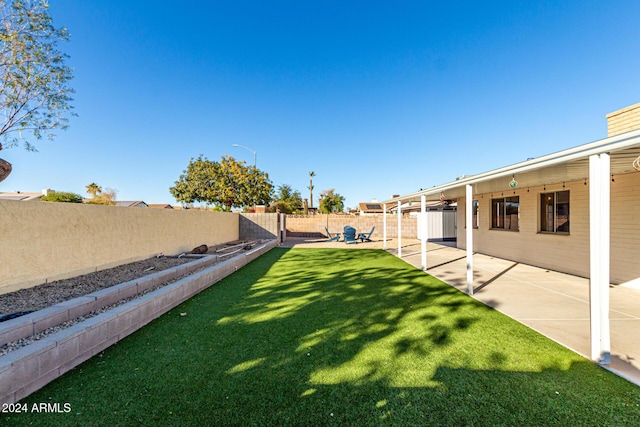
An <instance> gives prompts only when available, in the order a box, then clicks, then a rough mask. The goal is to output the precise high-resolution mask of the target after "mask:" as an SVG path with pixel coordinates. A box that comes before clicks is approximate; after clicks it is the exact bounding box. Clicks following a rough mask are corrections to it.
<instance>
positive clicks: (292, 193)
mask: <svg viewBox="0 0 640 427" xmlns="http://www.w3.org/2000/svg"><path fill="white" fill-rule="evenodd" d="M270 210H271V211H273V212H276V211H280V212H282V213H287V214H290V213H293V212H296V211H300V210H302V196H301V195H300V192H299V191H297V190H294V189H293V188H291V186H290V185H287V184H282V185H281V186H279V187H278V189H277V190H276V196H275V201H274V202H273V203H272V205H271V209H270Z"/></svg>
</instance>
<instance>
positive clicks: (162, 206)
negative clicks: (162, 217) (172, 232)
mask: <svg viewBox="0 0 640 427" xmlns="http://www.w3.org/2000/svg"><path fill="white" fill-rule="evenodd" d="M147 206H149V207H150V208H154V209H174V207H173V206H171V205H170V204H168V203H149V204H148V205H147Z"/></svg>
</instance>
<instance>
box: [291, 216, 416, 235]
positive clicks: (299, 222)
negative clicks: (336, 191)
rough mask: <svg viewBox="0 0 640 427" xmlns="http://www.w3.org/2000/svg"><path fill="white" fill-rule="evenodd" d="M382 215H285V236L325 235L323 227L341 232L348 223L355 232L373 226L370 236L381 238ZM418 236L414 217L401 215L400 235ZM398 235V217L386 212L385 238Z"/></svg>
mask: <svg viewBox="0 0 640 427" xmlns="http://www.w3.org/2000/svg"><path fill="white" fill-rule="evenodd" d="M383 221H384V218H383V215H382V214H380V215H371V216H368V215H366V216H365V215H360V216H355V215H306V216H305V215H287V224H286V227H287V236H296V235H304V234H307V233H309V234H322V235H326V232H325V227H327V228H328V229H329V231H330V232H331V233H342V230H343V229H344V227H345V226H347V225H349V226H351V227H353V228H355V229H356V232H357V233H360V232H368V231H370V230H371V227H375V230H374V232H373V235H372V236H371V238H372V239H373V240H382V233H383ZM417 236H418V222H417V219H416V218H415V217H410V216H408V215H407V216H403V217H402V237H404V238H408V239H415V238H417ZM397 237H398V217H397V216H396V215H390V214H387V238H388V239H395V238H397Z"/></svg>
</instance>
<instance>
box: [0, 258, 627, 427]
mask: <svg viewBox="0 0 640 427" xmlns="http://www.w3.org/2000/svg"><path fill="white" fill-rule="evenodd" d="M181 312H185V313H187V315H186V316H184V317H181V316H180V313H181ZM22 402H25V403H27V404H28V405H32V404H33V403H34V402H58V403H60V404H61V405H62V404H64V403H69V404H70V405H71V412H70V413H61V414H34V413H31V414H21V415H12V416H11V417H9V416H7V414H2V418H0V422H1V421H7V422H8V424H11V425H23V424H24V425H27V424H29V423H33V424H34V425H46V424H47V423H49V424H50V425H56V426H58V425H150V426H157V425H176V426H184V425H203V426H204V425H301V426H307V425H321V426H324V425H352V426H362V425H400V426H415V425H451V426H462V425H477V426H494V425H517V426H541V425H545V426H548V425H558V426H578V425H579V426H588V425H591V426H605V425H606V426H614V425H620V426H629V425H638V422H639V421H638V420H640V407H639V404H640V388H639V387H637V386H635V385H633V384H631V383H628V382H627V381H625V380H623V379H621V378H619V377H617V376H615V375H613V374H611V373H609V372H607V371H605V370H604V369H601V368H600V367H598V366H596V365H594V364H592V363H591V362H589V361H587V360H585V359H584V358H582V357H581V356H578V355H577V354H575V353H573V352H571V351H569V350H567V349H565V348H564V347H561V346H560V345H558V344H556V343H554V342H552V341H550V340H548V339H547V338H545V337H543V336H541V335H539V334H538V333H536V332H534V331H532V330H530V329H528V328H526V327H525V326H522V325H520V324H519V323H517V322H515V321H513V320H511V319H509V318H507V317H505V316H504V315H502V314H500V313H498V312H496V311H494V310H492V309H490V308H487V307H485V306H484V305H482V304H480V303H478V302H477V301H475V300H474V299H472V298H469V297H467V296H466V295H465V294H463V293H461V292H458V291H457V290H455V289H454V288H452V287H449V286H447V285H446V284H443V283H442V282H440V281H439V280H437V279H435V278H433V277H431V276H428V275H426V274H424V273H423V272H421V271H419V270H417V269H415V268H414V267H412V266H410V265H408V264H406V263H405V262H403V261H402V260H399V259H397V258H396V257H394V256H392V255H389V254H387V253H385V252H383V251H377V250H348V249H340V250H335V249H280V248H277V249H273V250H271V251H270V252H269V253H267V254H266V255H264V256H262V257H261V258H260V259H258V260H256V261H254V262H253V263H251V264H250V265H248V266H246V267H244V268H242V269H241V270H239V271H238V272H236V273H234V274H233V275H231V276H230V277H228V278H227V279H225V280H224V281H221V282H220V283H218V284H216V285H214V286H213V287H211V288H210V289H208V290H207V291H205V292H203V293H201V294H200V295H198V296H196V297H194V298H192V299H191V300H190V301H188V302H186V303H184V304H183V305H181V306H179V307H177V308H176V309H174V310H172V311H171V312H169V313H167V314H166V315H165V316H163V317H161V318H160V319H158V320H156V321H155V322H153V323H152V324H150V325H148V326H147V327H145V328H144V329H142V330H140V331H138V332H137V333H135V334H133V335H132V336H130V337H128V338H127V339H125V340H123V341H122V342H120V343H118V344H116V345H115V346H113V347H111V348H110V349H108V350H107V351H105V352H104V354H102V355H100V356H99V357H95V358H93V359H91V360H90V361H88V362H86V363H84V364H83V365H81V366H79V367H77V368H76V369H74V370H72V371H71V372H69V373H68V374H67V375H65V376H63V377H61V378H60V379H58V380H56V381H55V382H53V383H51V384H49V385H48V386H47V387H45V388H44V389H42V390H40V391H39V392H37V393H35V394H33V395H31V396H30V397H28V398H27V399H25V400H23V401H22Z"/></svg>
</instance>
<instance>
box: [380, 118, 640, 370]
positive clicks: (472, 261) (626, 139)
mask: <svg viewBox="0 0 640 427" xmlns="http://www.w3.org/2000/svg"><path fill="white" fill-rule="evenodd" d="M638 159H640V130H635V131H630V132H626V133H623V134H620V135H615V136H611V137H609V138H605V139H602V140H599V141H595V142H592V143H589V144H585V145H581V146H578V147H574V148H571V149H567V150H563V151H559V152H557V153H553V154H549V155H547V156H542V157H538V158H532V159H528V160H526V161H524V162H521V163H517V164H515V165H512V166H507V167H504V168H500V169H496V170H493V171H489V172H485V173H481V174H477V175H472V176H464V177H460V178H459V179H457V180H456V181H454V182H451V183H447V184H444V185H439V186H435V187H432V188H430V189H427V190H422V191H419V192H415V193H411V194H406V195H403V196H398V197H394V198H391V199H388V200H385V201H384V202H383V208H384V211H385V212H388V211H389V210H390V209H391V208H394V209H397V221H398V229H399V230H401V229H402V227H401V222H402V217H403V215H402V206H403V204H405V203H408V202H413V203H416V202H417V203H420V204H421V206H422V211H421V213H420V216H421V217H422V218H424V212H425V210H426V208H425V207H426V204H427V203H428V202H430V201H434V200H442V201H451V202H457V206H458V222H457V229H458V233H457V235H458V240H457V252H456V255H455V256H453V257H450V258H449V260H448V261H446V262H444V261H443V262H439V261H438V257H439V256H442V255H443V254H444V253H445V252H443V251H449V250H454V249H453V248H448V249H441V250H437V251H436V250H429V249H428V246H429V245H428V243H427V240H428V238H429V236H428V235H427V227H424V226H422V224H423V223H424V222H423V221H420V222H419V232H418V234H419V236H418V237H419V239H420V243H419V245H418V246H417V247H415V248H414V249H413V250H412V252H411V254H410V258H409V257H407V255H408V254H406V253H404V252H403V250H405V251H406V250H407V249H404V247H405V245H403V239H402V235H399V236H398V238H397V241H396V242H395V243H396V245H394V247H388V248H387V247H386V246H387V245H384V248H385V249H391V250H394V251H395V252H396V253H397V255H398V256H399V257H401V258H406V259H408V260H409V259H410V260H411V262H413V263H415V264H416V265H418V266H419V267H420V268H422V269H423V270H428V271H429V273H431V274H434V273H436V272H437V270H438V269H439V268H440V267H439V266H443V267H444V266H446V267H445V272H446V274H444V277H441V278H443V280H445V281H447V282H448V283H451V284H454V285H455V286H457V287H459V288H460V289H461V290H463V291H464V292H466V293H468V294H469V295H474V293H481V294H484V295H482V298H487V299H488V300H489V302H490V300H491V299H492V298H493V292H495V291H494V290H497V289H501V292H500V301H501V302H500V304H501V305H502V306H505V307H507V306H511V305H512V304H513V305H514V306H516V307H517V306H518V305H520V306H521V308H526V309H527V310H525V313H524V314H523V316H522V318H523V319H529V320H528V321H527V322H532V323H533V324H537V325H543V324H547V326H545V331H542V332H543V333H545V334H548V335H550V336H551V332H553V331H554V330H556V331H557V332H558V333H560V334H564V335H565V337H566V338H568V339H569V338H570V340H569V342H563V341H561V342H563V344H565V345H567V346H568V347H571V348H573V349H574V350H576V351H578V352H580V353H582V354H585V355H587V357H589V358H590V359H592V360H593V361H596V362H598V363H600V364H602V365H611V368H612V369H616V370H618V369H620V366H621V365H620V362H622V363H623V364H627V365H628V366H629V367H633V369H635V370H636V371H637V369H638V365H637V363H638V362H637V360H638V359H637V357H635V356H633V353H634V351H635V352H636V353H637V352H638V350H634V349H633V346H632V345H631V348H627V347H618V346H619V345H620V344H619V341H618V337H619V336H625V335H626V336H631V334H633V333H635V331H634V329H635V330H637V329H638V328H637V323H633V320H635V321H637V319H638V314H640V313H639V311H638V310H640V297H639V298H638V299H635V300H634V299H633V297H635V296H637V294H638V293H640V291H639V290H637V289H634V288H633V287H634V286H635V285H636V284H637V282H638V281H639V280H640V263H638V262H637V259H638V257H640V249H638V247H637V244H636V242H637V239H638V238H639V237H640V223H639V222H638V219H639V218H640V217H639V216H638V214H639V213H640V173H638V170H639V169H638ZM547 196H548V197H549V199H550V200H551V199H558V200H560V198H561V196H562V197H564V198H566V206H563V207H562V211H561V209H560V207H557V206H559V203H558V204H553V203H551V204H550V205H549V206H546V205H545V204H544V203H545V200H546V198H547ZM505 206H506V207H505ZM569 206H570V209H569ZM547 207H548V208H549V209H548V211H547V210H546V209H547ZM509 208H510V209H511V212H509V211H508V209H509ZM502 209H504V211H502ZM547 212H548V214H549V217H550V219H548V218H546V217H545V215H546V213H547ZM561 214H562V215H563V216H562V221H561V219H560V216H561ZM386 218H387V216H386V215H385V219H386ZM569 219H570V221H569ZM547 220H548V221H550V223H551V226H550V227H549V228H547V226H546V224H547ZM560 221H561V222H560ZM560 223H561V224H562V227H559V226H558V224H560ZM569 225H570V228H569ZM383 241H384V242H386V241H387V233H386V222H385V226H384V230H383ZM461 249H464V251H461ZM497 259H500V262H498V261H497ZM487 260H492V263H491V264H492V266H491V267H489V266H488V265H487V264H486V261H487ZM536 267H537V268H538V269H541V270H542V271H543V272H544V274H532V273H531V270H530V269H531V268H536ZM560 273H565V274H568V275H570V276H573V279H572V280H568V281H564V280H561V281H557V280H555V281H554V280H550V281H548V280H547V277H559V276H557V275H558V274H560ZM438 274H442V273H438ZM434 275H436V274H434ZM447 275H453V276H455V279H454V280H453V282H454V283H452V279H451V278H449V279H447V278H446V276H447ZM461 275H462V276H463V277H464V279H463V277H462V276H461ZM487 275H489V276H487ZM487 277H488V278H487ZM512 277H513V280H511V281H509V282H508V281H507V279H508V278H512ZM507 282H508V284H507ZM523 283H529V286H527V287H523V286H522V284H523ZM618 285H622V286H618ZM535 288H537V289H546V291H545V292H543V293H536V292H534V293H530V292H531V290H532V289H535ZM614 289H615V294H621V295H625V296H624V297H621V303H624V306H623V307H620V308H618V307H617V306H613V302H612V300H611V298H613V294H614V291H613V290H614ZM529 293H530V294H529ZM564 298H568V299H573V300H575V301H584V304H586V305H584V304H583V303H581V304H578V306H579V308H576V311H575V313H574V314H571V312H572V310H573V308H570V307H574V306H572V305H567V304H566V301H565V302H563V300H564ZM616 304H617V303H616ZM489 305H491V304H489ZM578 306H575V307H578ZM497 308H499V307H497ZM545 312H548V313H549V315H548V316H544V319H543V318H542V317H541V316H540V313H545ZM534 313H535V314H534ZM619 313H624V314H623V315H622V317H620V318H618V314H619ZM634 313H635V314H634ZM536 319H538V320H536ZM622 319H628V320H632V321H631V322H625V321H623V320H622ZM618 321H620V322H621V323H620V324H619V326H620V327H619V328H618V327H616V330H615V335H612V322H615V323H616V324H618V323H619V322H618ZM523 323H525V322H523ZM527 324H528V323H527ZM586 324H588V325H589V326H588V327H587V328H586V329H585V328H584V327H583V325H586ZM570 325H575V326H576V327H577V328H578V325H581V326H580V327H579V328H578V329H579V331H578V329H571V328H572V327H570ZM532 327H533V326H532ZM536 329H537V328H536ZM547 331H549V332H547ZM580 337H583V339H581V338H580ZM584 337H587V338H588V343H589V344H588V347H585V346H584V341H585V339H584ZM612 337H613V342H614V346H615V347H614V348H613V351H612V346H611V342H612ZM637 342H640V340H639V339H638V337H637V336H635V339H634V340H633V341H630V343H637ZM636 347H637V345H636ZM612 355H613V356H614V357H613V358H612ZM636 356H637V354H636ZM634 360H636V362H633V361H634ZM634 363H636V365H634ZM633 369H632V370H633Z"/></svg>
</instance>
